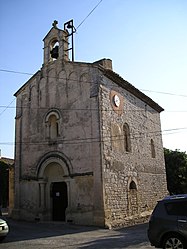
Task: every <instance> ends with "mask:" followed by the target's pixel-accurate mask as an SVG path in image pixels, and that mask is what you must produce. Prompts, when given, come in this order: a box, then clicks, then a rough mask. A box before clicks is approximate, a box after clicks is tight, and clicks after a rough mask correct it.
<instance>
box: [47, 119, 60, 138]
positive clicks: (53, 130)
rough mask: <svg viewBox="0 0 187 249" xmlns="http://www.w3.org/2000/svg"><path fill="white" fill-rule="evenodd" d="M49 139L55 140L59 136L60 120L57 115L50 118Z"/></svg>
mask: <svg viewBox="0 0 187 249" xmlns="http://www.w3.org/2000/svg"><path fill="white" fill-rule="evenodd" d="M48 122H49V137H50V138H51V139H55V138H56V137H57V136H58V120H57V117H56V116H55V115H51V116H50V117H49V121H48Z"/></svg>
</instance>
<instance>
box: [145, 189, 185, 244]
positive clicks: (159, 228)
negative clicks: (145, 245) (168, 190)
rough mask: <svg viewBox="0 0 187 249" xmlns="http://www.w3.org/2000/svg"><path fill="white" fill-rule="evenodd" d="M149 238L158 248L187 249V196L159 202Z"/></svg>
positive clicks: (152, 217) (151, 219)
mask: <svg viewBox="0 0 187 249" xmlns="http://www.w3.org/2000/svg"><path fill="white" fill-rule="evenodd" d="M148 238H149V241H150V242H151V245H152V246H155V247H157V248H164V249H166V248H171V249H174V248H175V249H179V248H180V249H186V248H187V194H183V195H173V196H167V197H166V198H164V199H163V200H160V201H158V203H157V205H156V207H155V209H154V210H153V213H152V215H151V217H150V221H149V228H148Z"/></svg>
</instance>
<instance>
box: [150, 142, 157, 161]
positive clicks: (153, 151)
mask: <svg viewBox="0 0 187 249" xmlns="http://www.w3.org/2000/svg"><path fill="white" fill-rule="evenodd" d="M151 156H152V158H155V156H156V154H155V144H154V141H153V139H151Z"/></svg>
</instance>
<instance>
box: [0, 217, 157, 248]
mask: <svg viewBox="0 0 187 249" xmlns="http://www.w3.org/2000/svg"><path fill="white" fill-rule="evenodd" d="M7 221H8V223H9V226H10V232H9V234H8V236H7V238H6V239H5V240H4V241H3V242H1V243H0V249H1V248H2V249H59V248H67V249H77V248H79V249H122V248H134V249H135V248H144V249H148V248H150V249H151V248H152V249H153V247H151V246H150V243H149V242H148V239H147V234H146V231H147V224H143V225H137V226H133V227H128V228H123V229H117V230H108V229H101V228H95V227H86V226H77V225H73V224H65V223H58V222H50V223H44V222H43V223H42V222H39V223H37V222H23V221H13V220H11V219H7Z"/></svg>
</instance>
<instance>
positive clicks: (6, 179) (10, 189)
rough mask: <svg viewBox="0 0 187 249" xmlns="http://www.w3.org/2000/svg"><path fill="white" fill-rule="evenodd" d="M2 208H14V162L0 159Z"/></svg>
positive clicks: (8, 159)
mask: <svg viewBox="0 0 187 249" xmlns="http://www.w3.org/2000/svg"><path fill="white" fill-rule="evenodd" d="M0 207H2V208H8V209H9V214H11V212H12V209H13V208H14V160H13V159H11V158H7V157H0Z"/></svg>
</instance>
